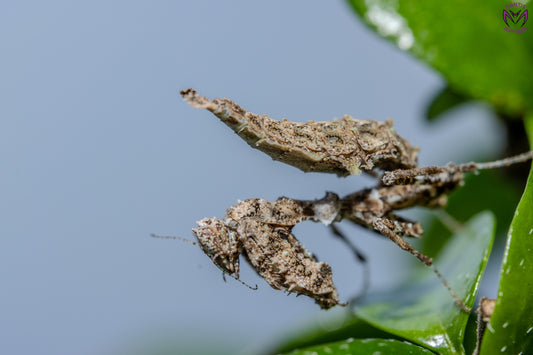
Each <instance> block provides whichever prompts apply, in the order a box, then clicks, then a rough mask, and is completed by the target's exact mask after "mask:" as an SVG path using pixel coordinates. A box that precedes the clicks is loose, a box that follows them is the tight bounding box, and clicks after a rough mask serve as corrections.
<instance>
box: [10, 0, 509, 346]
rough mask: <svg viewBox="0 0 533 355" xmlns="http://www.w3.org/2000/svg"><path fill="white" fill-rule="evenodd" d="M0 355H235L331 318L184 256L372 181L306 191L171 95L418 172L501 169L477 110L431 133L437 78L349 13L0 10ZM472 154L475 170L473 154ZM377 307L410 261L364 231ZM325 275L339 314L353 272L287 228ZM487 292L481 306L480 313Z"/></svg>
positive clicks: (303, 229) (66, 6)
mask: <svg viewBox="0 0 533 355" xmlns="http://www.w3.org/2000/svg"><path fill="white" fill-rule="evenodd" d="M0 44H1V47H2V51H1V52H2V54H1V56H0V78H1V79H0V90H1V92H0V95H1V97H2V104H1V105H0V145H1V149H0V159H1V162H2V175H1V178H0V181H1V185H0V196H1V198H0V216H1V217H0V221H1V223H0V233H1V239H0V282H1V285H2V286H1V292H0V352H1V353H3V354H37V353H39V354H73V353H76V354H95V353H99V354H122V353H124V354H126V353H128V354H131V353H139V354H140V353H165V352H169V353H184V354H185V353H201V352H202V351H205V352H217V353H236V352H241V353H246V352H249V353H250V352H252V353H253V352H255V351H257V350H258V349H261V348H262V347H263V346H265V345H266V344H272V343H274V342H275V341H276V340H277V339H279V337H280V336H282V335H284V334H286V333H287V332H289V331H291V329H294V328H298V327H301V326H302V325H304V324H307V325H309V324H312V323H320V322H322V320H323V319H324V318H325V317H327V315H328V313H332V312H342V309H334V310H332V311H329V312H324V311H321V310H320V309H319V307H318V306H316V305H315V304H314V303H313V302H312V301H311V300H310V299H308V298H305V297H299V298H296V297H294V295H291V296H288V297H287V296H286V295H285V294H284V293H282V292H279V291H275V290H273V289H271V288H270V287H269V286H268V285H267V284H266V283H265V282H264V281H263V280H261V279H260V278H259V277H258V276H257V275H255V273H254V272H253V270H251V269H250V268H249V267H248V266H243V270H242V274H241V277H242V279H243V280H244V281H246V282H248V283H250V284H258V286H259V289H258V290H257V291H251V290H249V289H248V288H246V287H244V286H242V285H240V284H239V283H237V282H235V281H234V280H232V279H228V281H227V282H226V283H224V281H223V280H222V275H221V273H220V271H219V270H218V269H217V268H216V267H215V266H214V265H213V264H212V263H211V262H210V260H209V259H208V258H207V257H206V256H205V255H203V253H202V252H201V251H200V249H199V248H197V247H194V246H190V245H188V244H186V243H181V242H178V241H167V240H157V239H152V238H150V237H149V234H150V233H157V234H167V235H176V236H182V237H188V238H191V239H192V235H191V228H192V227H194V226H195V221H197V220H199V219H201V218H203V217H211V216H218V217H221V216H222V215H223V214H224V211H225V209H226V208H227V207H228V206H230V205H232V204H234V203H235V202H236V201H237V200H238V199H246V198H251V197H262V198H266V199H271V200H272V199H276V198H277V197H279V196H290V197H294V198H299V199H314V198H320V197H322V196H323V195H324V193H325V191H327V190H329V191H334V192H336V193H338V194H340V195H343V194H347V193H350V192H353V191H354V190H356V189H360V188H362V187H365V186H370V185H371V184H372V180H371V179H370V178H368V177H365V176H352V177H349V178H337V177H336V176H334V175H325V174H317V173H303V172H301V171H299V170H298V169H296V168H293V167H290V166H285V165H283V164H282V163H279V162H274V161H272V160H271V159H270V158H269V157H268V156H266V155H264V154H263V153H261V152H259V151H256V150H253V149H250V148H249V147H248V146H247V145H246V143H244V142H243V141H241V140H240V138H237V137H236V136H235V135H234V134H233V133H232V132H231V131H230V130H229V128H227V127H226V126H225V125H224V124H222V123H220V122H219V121H218V119H216V118H215V117H214V116H212V115H210V114H209V113H207V112H203V111H199V110H196V109H193V108H191V107H189V106H188V105H187V104H186V103H185V102H183V101H182V100H181V98H180V96H179V90H180V89H185V88H188V87H193V88H196V89H197V90H198V91H199V92H200V93H201V94H203V95H205V96H207V97H209V98H213V97H228V98H231V99H233V100H234V101H235V102H237V103H239V104H240V105H241V106H243V107H244V108H246V109H249V110H250V111H252V112H254V113H258V114H268V115H269V116H270V117H272V118H276V119H281V118H283V117H286V118H288V119H290V120H294V121H306V120H330V119H333V118H340V117H342V115H344V114H346V113H348V114H350V115H352V116H354V117H357V118H370V119H377V120H384V119H386V118H388V117H393V118H394V120H395V125H396V129H397V131H398V132H399V133H400V134H401V135H402V136H403V137H405V138H407V139H408V140H410V141H411V142H412V143H414V144H417V145H419V146H420V147H421V153H420V163H421V164H422V165H427V164H442V163H446V162H448V161H451V160H453V161H456V162H460V161H462V160H463V159H469V158H471V156H475V155H476V153H479V154H484V155H491V154H494V153H497V152H498V151H499V149H500V148H501V147H502V146H503V144H504V142H503V140H502V137H501V135H500V132H499V131H500V127H499V125H498V123H497V122H496V120H495V119H493V118H491V117H488V116H492V115H493V114H492V113H491V111H489V110H488V109H487V108H486V107H485V106H484V105H482V104H467V105H464V106H461V107H460V108H457V109H454V110H453V112H452V113H453V117H450V118H449V119H447V120H443V121H442V122H437V123H435V124H433V125H431V126H430V125H427V124H426V122H425V121H424V120H423V113H424V110H425V107H426V105H427V103H428V101H429V100H430V99H431V97H432V96H433V95H434V94H435V93H436V92H437V91H439V90H440V89H442V87H443V85H444V84H443V81H442V79H441V77H440V76H439V74H438V73H436V72H435V71H433V70H432V69H429V68H428V67H426V66H425V65H424V64H422V63H421V62H417V61H416V60H415V59H413V58H412V57H411V56H409V55H408V54H406V53H403V52H401V51H400V50H398V49H396V48H394V47H393V46H392V45H390V44H389V43H387V42H386V41H384V40H382V39H380V38H379V37H378V36H377V35H375V34H374V33H372V32H371V31H370V30H369V29H367V28H366V27H365V26H364V25H363V24H362V23H361V22H360V20H359V19H358V18H357V17H356V16H355V15H354V14H353V12H352V11H351V10H350V9H349V8H348V6H347V5H346V4H345V3H344V2H342V1H334V2H319V1H311V2H309V1H291V2H283V1H270V2H262V3H259V2H253V3H250V2H249V1H232V2H230V3H228V2H217V1H195V2H184V1H176V2H173V1H150V2H148V1H118V0H117V1H91V2H71V1H46V2H39V1H3V2H2V3H1V4H0ZM466 151H468V154H466ZM341 228H342V229H343V230H344V231H345V232H346V233H347V234H348V235H349V236H350V237H351V239H352V240H353V241H354V243H356V244H357V245H358V246H359V247H360V248H361V249H362V250H364V252H365V253H366V254H367V257H368V260H369V264H370V270H371V275H372V281H371V282H372V284H371V287H372V289H378V288H380V287H385V286H387V285H388V284H389V283H391V282H393V281H394V280H396V279H397V278H398V277H401V276H402V265H405V264H406V263H409V262H411V258H412V257H411V256H409V255H408V254H406V253H404V252H402V251H401V250H400V249H399V248H397V247H396V246H395V245H393V244H392V243H390V242H389V241H388V240H385V239H384V238H379V237H377V236H376V235H374V234H371V233H369V232H367V231H365V230H363V229H362V228H360V227H357V226H351V225H344V224H343V225H341ZM295 234H296V235H297V237H299V239H300V240H301V241H302V243H303V244H305V245H306V246H307V248H308V249H309V250H310V251H312V252H314V253H315V254H317V256H318V257H319V258H320V259H321V260H324V261H327V262H328V263H330V264H331V265H332V267H333V270H334V279H335V282H336V284H337V286H338V288H339V292H340V297H341V299H343V300H344V299H347V298H349V297H350V296H352V295H353V294H355V293H356V292H358V290H360V287H361V281H360V280H361V273H362V267H361V266H360V265H358V264H357V263H356V262H355V261H354V258H353V256H352V255H351V254H350V253H349V251H348V250H347V249H346V248H345V247H344V246H343V245H342V244H341V243H339V242H338V241H337V240H335V239H334V238H333V237H331V235H330V234H329V233H328V231H327V229H326V228H325V227H324V226H322V225H319V224H313V223H311V222H308V223H303V224H302V225H298V226H297V227H296V228H295ZM494 292H495V285H494V282H493V283H489V286H486V287H485V289H484V290H483V294H485V295H487V296H491V293H494Z"/></svg>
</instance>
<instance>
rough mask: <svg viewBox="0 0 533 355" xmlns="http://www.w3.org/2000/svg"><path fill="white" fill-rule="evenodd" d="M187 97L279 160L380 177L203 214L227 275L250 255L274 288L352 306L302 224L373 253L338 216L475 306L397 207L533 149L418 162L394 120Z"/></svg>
mask: <svg viewBox="0 0 533 355" xmlns="http://www.w3.org/2000/svg"><path fill="white" fill-rule="evenodd" d="M181 95H182V97H183V98H184V100H185V101H186V102H187V103H189V104H190V105H191V106H192V107H195V108H199V109H207V110H208V111H211V112H212V113H213V114H214V115H215V116H217V117H218V118H220V120H221V121H222V122H224V123H225V124H226V125H228V126H229V127H230V128H231V129H232V130H233V131H234V132H235V133H236V134H237V135H239V136H240V137H241V138H242V139H244V140H245V141H246V142H247V143H248V144H249V145H250V146H251V147H253V148H255V149H259V150H261V151H263V152H264V153H266V154H268V155H269V156H271V157H272V158H273V159H274V160H278V161H281V162H283V163H286V164H289V165H292V166H295V167H297V168H299V169H301V170H303V171H305V172H307V171H314V172H324V173H334V174H337V175H338V176H347V175H357V174H360V173H361V172H365V173H367V174H370V175H371V176H373V177H375V178H376V184H375V186H374V187H371V188H366V189H363V190H360V191H357V192H354V193H352V194H349V195H347V196H344V197H339V196H338V195H336V194H334V193H332V192H328V193H326V196H325V197H324V198H322V199H318V200H313V201H305V200H295V199H290V198H287V197H282V198H279V199H278V200H276V201H267V200H264V199H259V198H253V199H248V200H245V201H239V202H238V203H237V204H236V205H234V206H231V207H229V208H228V209H227V211H226V214H225V215H224V217H223V218H222V219H218V218H215V217H212V218H204V219H202V220H200V221H199V222H197V224H198V228H194V229H193V234H194V235H195V237H196V239H197V244H198V245H199V246H200V247H201V248H202V250H203V251H204V253H205V254H206V255H207V256H208V257H209V258H210V259H211V261H212V262H213V263H214V264H215V265H216V266H217V267H218V268H219V269H220V270H222V272H223V274H224V275H230V276H232V277H234V278H235V279H237V280H239V265H240V264H239V259H240V256H241V255H242V256H244V258H245V260H246V261H247V262H248V263H249V264H250V265H251V266H252V268H254V269H255V270H256V271H257V273H258V274H259V275H260V276H261V277H262V278H263V279H264V280H265V281H266V282H267V283H268V284H269V285H270V286H271V287H273V288H274V289H278V290H284V291H287V292H289V293H296V294H298V295H305V296H308V297H311V298H312V299H314V300H315V303H317V304H318V305H319V306H320V307H321V308H323V309H328V308H331V307H333V306H336V305H342V306H343V305H346V304H347V303H343V302H340V300H339V299H338V293H337V290H336V288H335V285H334V283H333V279H332V270H331V267H330V266H329V265H328V264H327V263H326V262H319V261H318V260H317V259H316V257H315V256H314V255H313V254H312V253H310V252H308V251H307V250H306V249H305V247H304V246H303V245H302V244H301V243H300V242H299V241H298V240H297V239H296V237H295V236H294V235H293V234H292V229H293V227H294V226H295V225H296V224H298V223H300V222H302V221H306V220H311V221H315V222H321V223H323V224H325V225H327V226H330V228H331V229H332V231H333V233H334V234H335V235H336V236H337V237H340V238H341V239H342V240H343V241H344V242H345V243H347V245H348V247H350V249H351V250H352V251H353V252H354V253H355V254H356V256H357V257H358V258H359V259H363V257H362V256H361V255H360V253H359V252H358V251H357V250H356V248H355V247H354V246H353V245H352V244H351V243H350V241H349V240H348V239H347V238H346V237H345V236H344V235H343V234H342V233H340V232H339V231H338V229H337V228H336V227H335V223H336V222H340V221H342V220H348V221H351V222H353V223H355V224H358V225H361V226H363V227H366V228H368V229H370V230H372V231H374V232H377V233H379V234H382V235H384V236H386V237H387V238H389V239H390V240H391V241H392V242H394V243H395V244H396V245H398V246H399V247H400V248H401V249H403V250H405V251H407V252H409V253H410V254H412V255H414V256H415V257H416V258H417V259H418V260H420V261H421V262H422V263H423V264H424V265H426V266H428V267H430V268H432V270H433V271H434V272H435V274H436V275H437V277H438V278H439V279H440V280H441V282H442V283H443V285H444V286H445V287H446V288H447V289H448V291H449V292H450V294H451V296H452V298H453V299H454V301H455V302H456V303H457V305H458V306H459V307H460V308H461V309H463V310H464V311H466V312H469V311H470V309H469V308H468V307H467V306H466V305H465V303H464V302H463V301H462V300H461V299H460V298H459V297H458V296H457V294H456V293H455V292H454V290H453V289H452V288H451V287H450V286H449V284H448V282H447V281H446V280H445V278H444V277H443V276H442V275H441V274H440V272H439V271H438V270H437V269H436V268H435V267H434V266H433V261H432V259H431V258H430V257H428V256H426V255H424V254H422V253H421V252H419V251H418V250H416V249H415V248H414V247H413V246H412V245H411V244H410V243H408V242H407V241H406V240H405V239H404V237H416V238H418V237H421V236H422V234H423V229H422V227H421V225H420V223H418V222H416V221H410V220H407V219H405V218H403V217H400V216H398V215H397V214H396V211H398V210H402V209H406V208H410V207H414V206H423V207H428V208H441V207H444V206H445V205H446V202H447V196H448V194H449V193H450V192H451V191H453V190H455V189H457V188H458V187H460V186H462V185H463V184H464V173H466V172H474V171H478V170H482V169H494V168H499V167H504V166H508V165H511V164H516V163H521V162H525V161H527V160H529V159H532V158H533V151H529V152H526V153H523V154H520V155H517V156H514V157H510V158H506V159H502V160H498V161H494V162H487V163H474V162H470V163H465V164H459V165H454V164H451V163H450V164H448V165H446V166H442V167H438V166H428V167H418V162H417V157H418V151H419V149H418V148H417V147H414V146H412V145H410V143H409V142H408V141H407V140H406V139H404V138H402V137H400V136H399V135H398V134H397V133H396V131H395V130H394V126H393V121H392V120H387V121H385V122H379V121H373V120H358V119H354V118H352V117H350V116H348V115H345V116H344V117H343V118H342V119H338V120H333V121H323V122H315V121H309V122H307V123H297V122H291V121H288V120H286V119H283V120H281V121H277V120H274V119H272V118H269V117H267V116H266V115H263V116H259V115H256V114H253V113H251V112H248V111H246V110H245V109H243V108H241V107H240V106H239V105H237V104H235V103H234V102H232V101H231V100H229V99H214V100H209V99H207V98H205V97H203V96H201V95H199V94H198V93H197V92H196V91H195V90H193V89H187V90H183V91H181ZM167 238H168V237H167ZM177 239H181V238H177ZM193 243H194V242H193ZM195 244H196V243H195ZM239 281H240V280H239ZM241 282H242V281H241Z"/></svg>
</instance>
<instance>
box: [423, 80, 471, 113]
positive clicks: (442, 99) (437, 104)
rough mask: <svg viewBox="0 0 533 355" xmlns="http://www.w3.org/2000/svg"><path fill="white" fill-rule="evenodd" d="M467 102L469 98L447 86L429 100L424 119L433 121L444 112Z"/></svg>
mask: <svg viewBox="0 0 533 355" xmlns="http://www.w3.org/2000/svg"><path fill="white" fill-rule="evenodd" d="M467 101H469V98H468V97H466V96H464V95H462V94H460V93H458V92H457V91H455V90H453V89H452V88H450V87H449V86H447V87H445V88H444V89H442V90H441V91H440V92H438V93H437V95H435V96H434V97H433V99H432V100H431V103H430V104H429V106H428V107H427V108H426V119H427V120H428V121H434V120H435V119H436V118H438V117H439V116H440V115H442V114H443V113H445V112H446V111H448V110H450V109H452V108H454V107H456V106H459V105H461V104H463V103H465V102H467Z"/></svg>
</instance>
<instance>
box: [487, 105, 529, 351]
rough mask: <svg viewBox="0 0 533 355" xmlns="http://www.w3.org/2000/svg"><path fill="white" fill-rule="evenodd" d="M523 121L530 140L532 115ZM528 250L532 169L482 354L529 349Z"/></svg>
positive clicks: (504, 264)
mask: <svg viewBox="0 0 533 355" xmlns="http://www.w3.org/2000/svg"><path fill="white" fill-rule="evenodd" d="M526 124H527V131H528V135H529V139H530V142H533V115H530V116H529V117H528V119H527V121H526ZM531 145H532V147H531V148H532V149H533V144H531ZM532 253H533V170H531V172H530V174H529V179H528V182H527V185H526V189H525V191H524V195H523V196H522V199H521V200H520V204H519V205H518V208H517V210H516V212H515V217H514V219H513V222H512V223H511V228H510V229H509V235H508V238H507V246H506V249H505V257H504V260H503V265H502V268H501V272H500V285H499V288H498V298H497V299H496V308H495V311H494V314H493V316H492V317H491V320H490V328H489V329H490V331H487V332H486V335H485V338H484V339H483V347H482V354H490V353H492V352H493V351H494V349H500V351H501V352H502V353H503V352H507V353H509V354H519V353H522V354H527V353H531V351H532V350H533V292H532V290H533V279H532V277H531V276H532V275H533V261H532V260H531V255H532Z"/></svg>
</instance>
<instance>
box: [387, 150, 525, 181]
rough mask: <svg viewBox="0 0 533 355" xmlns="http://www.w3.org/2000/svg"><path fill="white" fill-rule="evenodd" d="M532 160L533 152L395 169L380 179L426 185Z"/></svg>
mask: <svg viewBox="0 0 533 355" xmlns="http://www.w3.org/2000/svg"><path fill="white" fill-rule="evenodd" d="M531 159H533V151H529V152H525V153H522V154H518V155H515V156H512V157H508V158H504V159H500V160H495V161H490V162H485V163H475V162H470V163H464V164H459V165H455V164H448V165H446V166H441V167H439V166H426V167H422V168H413V169H403V170H402V169H397V170H393V171H388V172H386V173H385V174H384V175H383V178H382V179H381V181H382V183H383V184H384V185H387V186H389V185H411V184H428V183H435V182H442V181H445V180H446V181H452V180H455V179H459V178H460V175H456V174H460V173H464V172H472V171H477V170H487V169H497V168H503V167H506V166H510V165H513V164H519V163H524V162H526V161H528V160H531Z"/></svg>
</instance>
